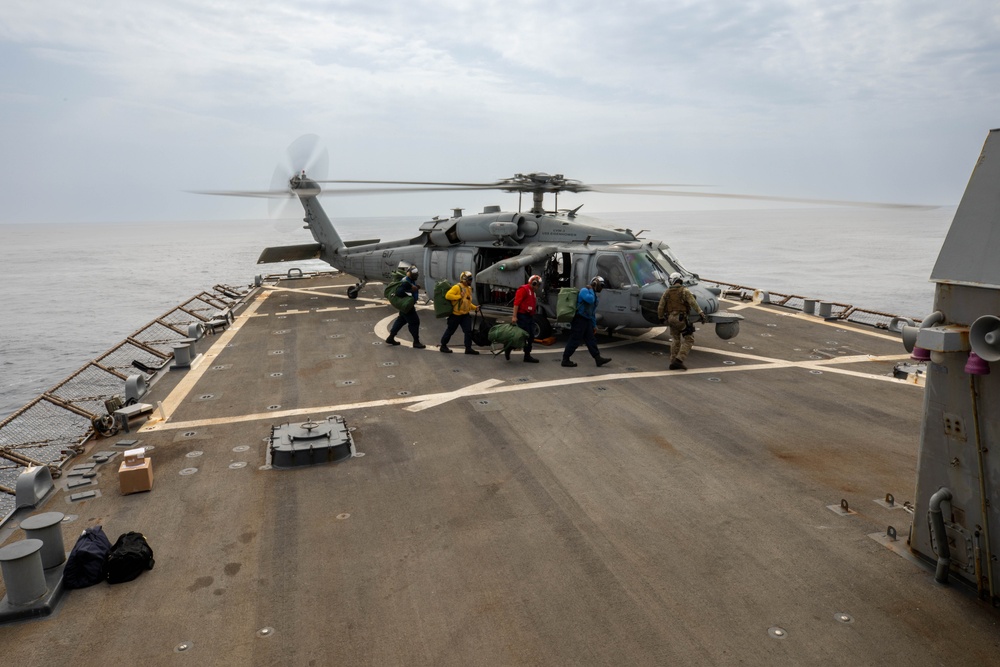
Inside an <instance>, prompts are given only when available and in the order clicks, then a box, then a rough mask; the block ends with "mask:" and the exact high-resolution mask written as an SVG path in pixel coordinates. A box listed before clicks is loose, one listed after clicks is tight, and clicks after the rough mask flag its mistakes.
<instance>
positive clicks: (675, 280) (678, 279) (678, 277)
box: [670, 271, 684, 285]
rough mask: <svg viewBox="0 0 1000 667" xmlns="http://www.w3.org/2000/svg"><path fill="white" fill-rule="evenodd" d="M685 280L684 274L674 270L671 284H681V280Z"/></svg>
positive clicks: (671, 275)
mask: <svg viewBox="0 0 1000 667" xmlns="http://www.w3.org/2000/svg"><path fill="white" fill-rule="evenodd" d="M683 280H684V276H682V275H681V274H679V273H677V272H676V271H674V272H673V273H671V274H670V284H671V285H679V284H681V282H682V281H683Z"/></svg>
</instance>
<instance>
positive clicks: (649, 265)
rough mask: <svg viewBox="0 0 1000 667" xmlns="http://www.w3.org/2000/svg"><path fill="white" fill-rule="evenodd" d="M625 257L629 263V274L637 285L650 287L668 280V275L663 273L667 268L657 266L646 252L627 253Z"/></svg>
mask: <svg viewBox="0 0 1000 667" xmlns="http://www.w3.org/2000/svg"><path fill="white" fill-rule="evenodd" d="M624 256H625V261H626V262H627V263H628V268H629V273H631V274H632V276H633V278H634V282H635V283H636V284H637V285H648V284H650V283H655V282H660V281H663V280H666V275H665V274H664V273H663V270H664V268H665V267H659V266H657V262H655V261H654V259H653V258H652V257H650V255H649V253H648V252H646V251H645V250H633V251H626V252H625V253H624Z"/></svg>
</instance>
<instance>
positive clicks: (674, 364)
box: [670, 359, 688, 371]
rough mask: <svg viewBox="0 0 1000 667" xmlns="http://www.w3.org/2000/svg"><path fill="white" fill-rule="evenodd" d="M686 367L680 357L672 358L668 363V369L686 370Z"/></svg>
mask: <svg viewBox="0 0 1000 667" xmlns="http://www.w3.org/2000/svg"><path fill="white" fill-rule="evenodd" d="M687 369H688V367H687V366H685V365H684V362H683V361H681V360H680V359H674V361H673V362H672V363H671V364H670V370H672V371H686V370H687Z"/></svg>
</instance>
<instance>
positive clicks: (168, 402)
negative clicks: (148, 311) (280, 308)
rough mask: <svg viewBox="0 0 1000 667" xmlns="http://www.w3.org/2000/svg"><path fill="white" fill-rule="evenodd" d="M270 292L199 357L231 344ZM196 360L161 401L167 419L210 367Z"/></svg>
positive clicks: (206, 356) (252, 304) (263, 295)
mask: <svg viewBox="0 0 1000 667" xmlns="http://www.w3.org/2000/svg"><path fill="white" fill-rule="evenodd" d="M270 294H271V293H270V292H261V294H260V298H257V299H254V301H253V303H251V304H250V306H249V307H248V308H247V309H246V310H245V311H243V312H242V313H241V314H240V316H239V317H237V318H236V321H235V322H233V324H232V325H231V326H230V327H229V328H228V329H226V330H225V331H224V332H223V333H221V334H219V336H218V339H217V340H216V341H215V343H213V344H212V346H211V347H210V348H209V349H207V350H206V351H205V352H204V353H202V354H201V355H199V358H201V359H205V358H208V357H209V356H212V357H216V356H218V354H219V353H220V352H221V351H222V350H223V349H225V347H226V345H229V341H231V340H232V339H233V338H234V337H235V336H236V334H237V333H238V332H239V331H240V329H242V328H243V325H244V324H246V323H247V322H248V321H249V320H250V317H252V316H253V315H254V314H255V313H256V312H257V308H259V307H260V306H261V305H262V304H263V303H264V301H266V300H267V297H268V296H269V295H270ZM195 362H197V363H192V364H191V369H190V370H188V371H187V374H186V375H185V376H184V378H183V379H182V380H181V381H180V382H179V383H178V384H177V386H176V387H174V390H173V391H171V392H170V394H168V395H167V397H166V398H165V399H163V401H162V402H161V409H160V414H161V415H166V419H165V421H170V416H171V415H173V413H174V410H176V409H177V407H178V406H179V405H180V404H181V402H182V401H183V400H184V399H185V398H186V397H187V395H188V394H189V393H191V390H192V389H194V386H195V384H197V383H198V380H200V379H201V377H202V376H203V375H204V374H205V371H206V370H207V369H208V367H209V366H208V364H202V363H200V362H198V360H197V359H195ZM159 423H162V422H159V421H157V420H153V419H151V420H149V421H148V422H146V425H147V426H154V425H156V424H159ZM147 426H142V427H140V428H139V432H140V433H141V432H142V431H143V430H144V429H145V428H146V427H147Z"/></svg>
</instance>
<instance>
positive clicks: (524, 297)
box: [506, 276, 542, 364]
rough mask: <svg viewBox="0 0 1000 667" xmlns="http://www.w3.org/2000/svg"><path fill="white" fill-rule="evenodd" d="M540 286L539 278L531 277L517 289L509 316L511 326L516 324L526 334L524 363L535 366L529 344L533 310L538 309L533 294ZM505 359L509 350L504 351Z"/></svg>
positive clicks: (530, 342)
mask: <svg viewBox="0 0 1000 667" xmlns="http://www.w3.org/2000/svg"><path fill="white" fill-rule="evenodd" d="M541 284H542V277H541V276H531V277H530V278H528V282H527V283H525V284H524V285H521V286H520V287H518V288H517V292H515V293H514V314H513V315H511V318H510V322H511V324H516V325H517V326H519V327H521V328H522V329H524V330H525V331H527V332H528V337H527V338H526V339H525V340H524V363H526V364H537V363H538V359H535V358H534V357H533V356H531V344H532V343H533V342H534V340H535V309H536V308H537V307H538V300H537V299H536V298H535V292H537V291H538V288H539V286H540V285H541ZM506 354H507V358H508V359H510V350H507V351H506Z"/></svg>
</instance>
